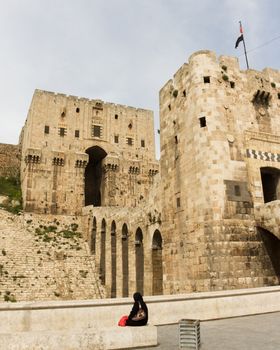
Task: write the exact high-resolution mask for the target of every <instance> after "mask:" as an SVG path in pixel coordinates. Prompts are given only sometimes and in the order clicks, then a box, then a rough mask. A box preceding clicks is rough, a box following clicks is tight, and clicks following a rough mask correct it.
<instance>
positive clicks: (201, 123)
mask: <svg viewBox="0 0 280 350" xmlns="http://www.w3.org/2000/svg"><path fill="white" fill-rule="evenodd" d="M199 122H200V127H201V128H204V127H205V126H206V118H205V117H201V118H199Z"/></svg>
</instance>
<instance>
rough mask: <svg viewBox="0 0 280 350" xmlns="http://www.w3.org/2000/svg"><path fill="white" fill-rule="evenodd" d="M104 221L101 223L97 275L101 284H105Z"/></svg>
mask: <svg viewBox="0 0 280 350" xmlns="http://www.w3.org/2000/svg"><path fill="white" fill-rule="evenodd" d="M105 250H106V221H105V219H103V220H102V224H101V239H100V265H99V266H100V268H99V276H100V280H101V283H102V284H105V277H106V275H105V274H106V252H105Z"/></svg>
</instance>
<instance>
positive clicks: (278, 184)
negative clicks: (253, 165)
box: [261, 167, 280, 203]
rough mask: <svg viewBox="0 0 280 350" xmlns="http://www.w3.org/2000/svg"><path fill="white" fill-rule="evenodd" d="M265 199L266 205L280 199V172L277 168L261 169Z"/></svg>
mask: <svg viewBox="0 0 280 350" xmlns="http://www.w3.org/2000/svg"><path fill="white" fill-rule="evenodd" d="M261 178H262V188H263V199H264V202H265V203H268V202H272V201H275V200H277V199H280V181H279V179H280V170H279V169H275V168H269V167H264V168H261Z"/></svg>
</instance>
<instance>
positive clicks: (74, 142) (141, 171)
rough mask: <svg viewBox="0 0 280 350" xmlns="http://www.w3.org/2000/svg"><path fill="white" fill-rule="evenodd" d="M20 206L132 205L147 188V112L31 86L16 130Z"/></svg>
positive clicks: (45, 209)
mask: <svg viewBox="0 0 280 350" xmlns="http://www.w3.org/2000/svg"><path fill="white" fill-rule="evenodd" d="M21 145H22V162H21V181H22V192H23V204H24V209H25V211H34V212H38V213H52V214H71V215H73V214H80V213H81V209H82V207H83V206H85V205H94V206H120V207H134V206H136V204H137V203H138V202H139V201H141V200H143V198H145V197H146V196H147V194H148V192H149V188H150V185H151V172H152V173H153V172H154V171H155V172H157V171H158V163H157V161H156V160H155V144H154V125H153V113H152V112H151V111H148V110H144V109H137V108H132V107H127V106H122V105H116V104H113V103H105V102H103V101H101V100H89V99H85V98H78V97H75V96H66V95H64V94H55V93H52V92H47V91H40V90H36V91H35V93H34V96H33V99H32V103H31V106H30V109H29V113H28V117H27V120H26V123H25V126H24V128H23V132H22V135H21Z"/></svg>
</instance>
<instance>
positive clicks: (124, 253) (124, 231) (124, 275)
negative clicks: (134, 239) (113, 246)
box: [122, 224, 129, 297]
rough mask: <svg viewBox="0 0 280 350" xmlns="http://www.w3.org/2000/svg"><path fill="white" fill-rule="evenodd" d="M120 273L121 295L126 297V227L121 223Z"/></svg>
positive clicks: (127, 270) (127, 269)
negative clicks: (121, 276) (121, 277)
mask: <svg viewBox="0 0 280 350" xmlns="http://www.w3.org/2000/svg"><path fill="white" fill-rule="evenodd" d="M122 273H123V280H122V282H123V283H122V296H123V297H128V273H129V268H128V229H127V225H126V224H123V227H122Z"/></svg>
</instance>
